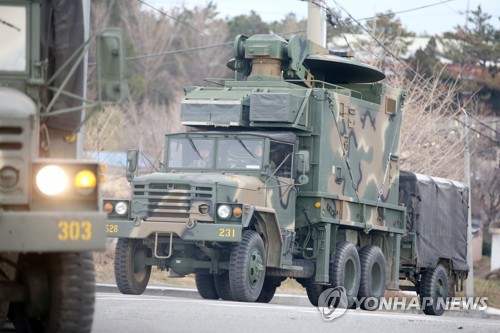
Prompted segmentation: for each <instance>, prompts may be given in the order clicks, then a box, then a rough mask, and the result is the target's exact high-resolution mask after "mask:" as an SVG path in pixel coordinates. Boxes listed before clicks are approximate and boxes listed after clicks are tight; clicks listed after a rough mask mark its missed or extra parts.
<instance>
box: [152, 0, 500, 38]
mask: <svg viewBox="0 0 500 333" xmlns="http://www.w3.org/2000/svg"><path fill="white" fill-rule="evenodd" d="M336 1H337V3H339V4H340V5H341V6H342V7H344V8H345V10H347V11H348V12H349V13H350V14H351V15H352V16H353V17H354V18H355V19H362V18H367V17H372V16H374V14H375V13H379V12H386V11H387V10H392V11H393V12H399V11H406V10H410V9H414V8H418V7H423V6H427V5H433V6H431V7H427V8H422V9H419V10H413V11H410V12H407V13H401V14H397V17H399V18H400V20H401V22H402V23H403V25H404V26H405V27H406V28H407V29H408V30H409V31H413V32H416V33H417V34H423V33H429V34H432V35H434V34H441V33H443V32H445V31H453V30H454V27H455V26H457V25H459V24H460V25H464V24H465V13H466V12H467V8H469V10H475V9H477V6H478V5H481V8H482V10H483V12H486V13H488V14H489V15H491V16H492V19H491V20H490V23H491V24H493V25H494V26H495V27H496V28H497V29H500V21H499V19H498V17H500V0H418V1H416V0H406V1H401V0H336ZM144 2H147V3H149V4H150V5H152V6H154V7H157V8H160V7H163V8H164V9H168V8H170V7H173V6H182V5H184V6H185V7H187V8H193V7H195V6H205V5H206V4H207V3H208V2H209V0H144ZM212 2H213V3H215V4H216V5H217V9H218V11H219V12H220V15H221V17H222V18H225V17H233V16H237V15H242V14H248V13H249V12H250V11H251V10H254V11H255V12H257V13H258V14H259V15H260V16H261V18H262V20H263V21H266V22H272V21H279V20H281V19H283V17H284V16H285V15H286V14H288V13H290V12H292V13H295V14H296V15H297V17H298V18H299V19H302V18H307V2H305V1H301V0H245V1H241V0H240V1H237V0H212ZM326 5H327V6H329V7H330V8H334V9H338V7H337V6H336V4H335V2H334V0H326ZM342 16H343V17H347V15H346V14H345V12H343V13H342Z"/></svg>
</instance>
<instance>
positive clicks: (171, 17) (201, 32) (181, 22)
mask: <svg viewBox="0 0 500 333" xmlns="http://www.w3.org/2000/svg"><path fill="white" fill-rule="evenodd" d="M137 1H139V2H140V3H142V4H143V5H145V6H147V7H149V8H151V9H153V10H156V11H157V12H158V13H160V14H162V15H164V16H166V17H168V18H170V19H172V20H174V21H176V22H178V23H180V24H183V25H185V26H187V27H189V28H191V29H193V30H194V31H196V32H198V33H200V34H202V35H205V36H206V35H207V34H206V33H205V32H203V31H201V30H198V29H196V28H195V27H193V26H192V25H189V24H188V23H186V22H183V21H180V20H178V19H176V18H175V17H173V16H170V15H168V14H167V13H165V12H164V11H162V10H160V9H158V8H156V7H153V6H151V5H150V4H148V3H147V2H145V1H143V0H137Z"/></svg>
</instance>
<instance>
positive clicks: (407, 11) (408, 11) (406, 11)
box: [358, 0, 455, 21]
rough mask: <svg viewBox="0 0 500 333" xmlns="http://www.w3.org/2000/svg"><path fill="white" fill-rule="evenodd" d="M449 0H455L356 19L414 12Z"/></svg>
mask: <svg viewBox="0 0 500 333" xmlns="http://www.w3.org/2000/svg"><path fill="white" fill-rule="evenodd" d="M451 1H455V0H446V1H439V2H435V3H431V4H428V5H424V6H420V7H415V8H410V9H404V10H400V11H397V12H391V13H390V14H380V15H376V16H372V17H365V18H361V19H358V21H367V20H372V19H376V18H379V17H384V16H391V15H395V14H404V13H410V12H414V11H417V10H420V9H425V8H429V7H434V6H439V5H445V4H446V3H447V2H451ZM446 6H448V5H446Z"/></svg>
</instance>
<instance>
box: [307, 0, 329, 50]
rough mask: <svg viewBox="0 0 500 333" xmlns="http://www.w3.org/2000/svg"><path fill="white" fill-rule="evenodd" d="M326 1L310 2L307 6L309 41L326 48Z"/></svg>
mask: <svg viewBox="0 0 500 333" xmlns="http://www.w3.org/2000/svg"><path fill="white" fill-rule="evenodd" d="M325 8H326V4H325V0H309V1H308V4H307V39H309V40H311V41H312V42H314V43H316V44H318V45H321V46H323V47H326V15H325Z"/></svg>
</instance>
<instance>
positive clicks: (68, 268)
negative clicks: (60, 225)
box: [9, 252, 95, 333]
mask: <svg viewBox="0 0 500 333" xmlns="http://www.w3.org/2000/svg"><path fill="white" fill-rule="evenodd" d="M19 267H20V268H19V271H18V276H19V280H18V281H19V282H21V283H27V284H28V285H29V286H36V288H35V289H32V290H33V291H34V292H33V293H30V301H28V302H27V303H12V304H11V306H10V311H9V319H11V320H12V322H13V323H14V326H15V327H16V331H17V332H76V333H88V332H90V331H91V329H92V319H93V315H94V302H95V272H94V261H93V257H92V253H91V252H71V253H54V254H44V255H32V254H29V255H27V256H26V257H24V258H20V260H19ZM39 284H40V285H39Z"/></svg>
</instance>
